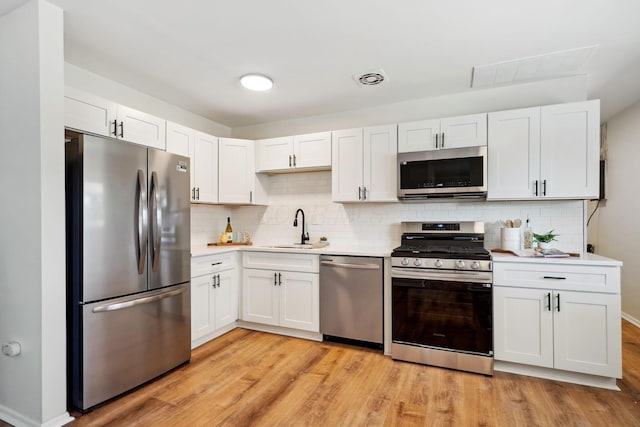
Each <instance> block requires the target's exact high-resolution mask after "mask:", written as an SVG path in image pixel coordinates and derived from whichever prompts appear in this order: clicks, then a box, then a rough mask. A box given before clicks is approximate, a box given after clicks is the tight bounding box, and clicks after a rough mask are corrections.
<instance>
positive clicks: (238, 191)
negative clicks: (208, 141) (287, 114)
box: [218, 138, 266, 205]
mask: <svg viewBox="0 0 640 427" xmlns="http://www.w3.org/2000/svg"><path fill="white" fill-rule="evenodd" d="M218 155H219V158H218V200H219V202H220V203H228V204H243V205H250V204H259V203H264V200H265V197H266V193H265V188H264V186H263V185H262V183H263V182H262V181H261V180H260V179H259V178H258V177H257V176H256V173H255V143H254V141H251V140H248V139H235V138H219V140H218Z"/></svg>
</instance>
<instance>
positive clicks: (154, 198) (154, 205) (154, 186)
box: [149, 171, 162, 271]
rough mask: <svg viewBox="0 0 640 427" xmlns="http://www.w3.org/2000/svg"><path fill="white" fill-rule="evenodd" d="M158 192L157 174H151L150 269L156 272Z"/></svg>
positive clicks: (160, 222)
mask: <svg viewBox="0 0 640 427" xmlns="http://www.w3.org/2000/svg"><path fill="white" fill-rule="evenodd" d="M159 198H160V194H159V192H158V174H157V173H156V172H155V171H153V172H151V197H150V200H149V202H150V203H151V215H152V218H151V220H152V222H151V268H152V269H153V271H158V265H159V264H160V224H162V206H160V200H159Z"/></svg>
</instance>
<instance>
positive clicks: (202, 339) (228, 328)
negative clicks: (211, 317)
mask: <svg viewBox="0 0 640 427" xmlns="http://www.w3.org/2000/svg"><path fill="white" fill-rule="evenodd" d="M237 327H238V322H233V323H229V324H228V325H227V326H223V327H222V328H220V329H216V330H215V331H213V332H212V333H210V334H209V335H205V336H204V337H200V338H197V339H195V340H192V341H191V350H193V349H195V348H197V347H200V346H201V345H202V344H204V343H207V342H209V341H211V340H213V339H216V338H218V337H219V336H222V335H224V334H226V333H227V332H229V331H232V330H234V329H235V328H237Z"/></svg>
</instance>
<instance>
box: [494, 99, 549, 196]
mask: <svg viewBox="0 0 640 427" xmlns="http://www.w3.org/2000/svg"><path fill="white" fill-rule="evenodd" d="M487 151H488V171H487V181H488V183H487V186H488V187H487V190H488V194H487V198H490V199H526V198H530V197H534V194H535V192H534V190H535V188H534V185H535V183H536V182H539V179H540V107H535V108H523V109H519V110H511V111H501V112H498V113H489V147H488V150H487Z"/></svg>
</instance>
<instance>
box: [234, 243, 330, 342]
mask: <svg viewBox="0 0 640 427" xmlns="http://www.w3.org/2000/svg"><path fill="white" fill-rule="evenodd" d="M242 264H243V267H244V268H243V272H242V320H244V321H247V322H254V323H259V324H263V325H271V326H280V327H284V328H293V329H299V330H303V331H310V332H319V331H320V287H319V285H320V279H319V274H318V272H319V269H318V268H319V267H318V255H306V254H289V253H266V252H245V253H244V254H243V263H242ZM292 270H297V271H292Z"/></svg>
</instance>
